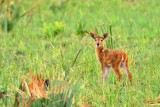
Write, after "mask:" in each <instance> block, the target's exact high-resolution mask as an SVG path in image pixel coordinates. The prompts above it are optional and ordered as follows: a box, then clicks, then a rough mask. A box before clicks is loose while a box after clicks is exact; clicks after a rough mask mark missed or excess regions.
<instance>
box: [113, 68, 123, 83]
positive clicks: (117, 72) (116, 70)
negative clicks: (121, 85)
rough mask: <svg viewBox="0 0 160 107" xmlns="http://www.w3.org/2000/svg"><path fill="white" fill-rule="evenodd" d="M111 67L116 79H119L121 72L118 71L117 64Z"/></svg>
mask: <svg viewBox="0 0 160 107" xmlns="http://www.w3.org/2000/svg"><path fill="white" fill-rule="evenodd" d="M112 68H113V70H114V72H115V73H116V76H117V78H118V80H119V81H120V80H121V77H122V74H121V72H120V69H119V66H113V67H112Z"/></svg>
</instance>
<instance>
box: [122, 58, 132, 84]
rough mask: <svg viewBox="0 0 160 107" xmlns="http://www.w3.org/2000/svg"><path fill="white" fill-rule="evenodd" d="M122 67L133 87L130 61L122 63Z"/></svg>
mask: <svg viewBox="0 0 160 107" xmlns="http://www.w3.org/2000/svg"><path fill="white" fill-rule="evenodd" d="M121 67H122V69H123V70H124V71H125V73H126V74H127V76H128V78H129V81H130V83H131V85H132V74H131V73H130V71H129V67H128V59H126V61H125V62H122V63H121Z"/></svg>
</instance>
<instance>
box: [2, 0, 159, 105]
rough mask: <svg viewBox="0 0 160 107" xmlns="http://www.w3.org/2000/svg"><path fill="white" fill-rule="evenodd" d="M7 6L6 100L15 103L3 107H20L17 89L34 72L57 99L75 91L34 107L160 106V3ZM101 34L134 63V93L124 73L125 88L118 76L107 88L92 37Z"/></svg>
mask: <svg viewBox="0 0 160 107" xmlns="http://www.w3.org/2000/svg"><path fill="white" fill-rule="evenodd" d="M0 3H1V4H0V92H3V91H4V92H5V93H6V94H7V95H8V96H7V97H3V98H1V99H0V105H1V107H14V102H15V94H16V93H17V92H18V91H17V89H16V88H15V87H17V88H18V87H19V85H20V84H21V81H22V77H23V76H26V78H27V77H28V73H29V72H32V73H34V74H35V75H40V74H42V75H43V78H49V80H50V84H51V87H53V88H51V89H49V91H51V92H52V91H53V90H54V88H55V87H58V86H59V85H61V84H62V83H66V84H69V85H67V86H66V87H65V90H64V92H63V93H58V94H51V95H49V99H48V100H45V99H36V100H35V101H34V102H33V104H32V105H31V106H32V107H62V106H67V107H70V106H71V107H77V106H89V105H90V106H91V107H92V106H93V107H131V106H132V107H141V106H146V103H145V102H146V101H150V100H156V99H160V66H159V64H160V54H159V53H160V39H159V38H160V11H159V10H160V6H159V4H160V1H159V0H34V1H32V0H28V1H21V0H15V1H13V4H10V2H9V1H3V0H1V1H0ZM8 8H9V9H10V14H8V11H7V10H8ZM110 28H111V29H110ZM95 29H97V30H98V34H99V35H103V33H105V32H108V33H109V35H110V36H109V37H108V38H107V39H106V40H105V47H106V48H110V49H121V50H124V51H126V52H127V54H128V55H129V58H130V60H129V64H130V71H131V73H132V76H133V85H132V86H131V85H130V83H129V80H128V78H127V76H126V74H125V73H124V72H123V71H122V74H123V75H122V80H121V81H120V82H118V81H117V78H116V75H115V73H114V72H110V74H109V78H108V83H107V84H106V85H103V84H102V71H101V67H100V64H99V62H98V61H97V59H96V56H95V43H94V40H93V39H92V38H91V37H90V36H89V35H88V34H87V33H86V32H93V31H94V30H95ZM110 30H111V31H110ZM111 35H112V36H111ZM111 40H112V43H111ZM26 96H28V95H26ZM73 96H74V103H73V101H72V97H73ZM27 99H29V96H28V97H27ZM153 104H155V105H158V103H155V102H154V103H153ZM149 106H151V105H150V104H149Z"/></svg>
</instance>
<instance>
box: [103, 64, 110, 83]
mask: <svg viewBox="0 0 160 107" xmlns="http://www.w3.org/2000/svg"><path fill="white" fill-rule="evenodd" d="M101 67H102V82H103V83H104V81H105V80H107V79H108V75H109V71H110V66H104V65H101Z"/></svg>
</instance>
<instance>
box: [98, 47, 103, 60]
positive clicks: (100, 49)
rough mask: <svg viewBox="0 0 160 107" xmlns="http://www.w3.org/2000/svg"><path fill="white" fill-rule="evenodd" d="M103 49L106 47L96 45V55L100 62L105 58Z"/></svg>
mask: <svg viewBox="0 0 160 107" xmlns="http://www.w3.org/2000/svg"><path fill="white" fill-rule="evenodd" d="M103 49H104V47H96V56H97V59H98V60H99V61H100V62H102V60H103Z"/></svg>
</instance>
